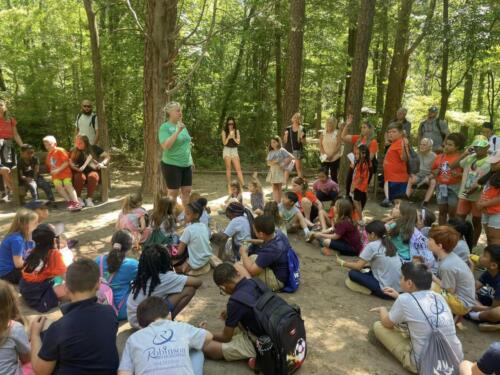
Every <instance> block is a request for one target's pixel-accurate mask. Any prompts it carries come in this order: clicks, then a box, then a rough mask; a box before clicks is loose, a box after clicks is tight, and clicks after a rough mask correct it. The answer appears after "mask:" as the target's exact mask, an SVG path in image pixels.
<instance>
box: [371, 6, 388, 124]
mask: <svg viewBox="0 0 500 375" xmlns="http://www.w3.org/2000/svg"><path fill="white" fill-rule="evenodd" d="M388 13H389V1H388V0H383V1H382V9H381V16H380V26H381V28H382V30H381V31H382V36H381V37H382V47H381V49H380V50H378V51H377V69H376V85H377V95H376V99H375V108H376V111H377V114H379V115H381V114H382V113H383V112H384V96H385V95H384V94H385V86H386V83H385V81H386V79H387V55H388V44H389V17H388ZM374 65H375V64H374Z"/></svg>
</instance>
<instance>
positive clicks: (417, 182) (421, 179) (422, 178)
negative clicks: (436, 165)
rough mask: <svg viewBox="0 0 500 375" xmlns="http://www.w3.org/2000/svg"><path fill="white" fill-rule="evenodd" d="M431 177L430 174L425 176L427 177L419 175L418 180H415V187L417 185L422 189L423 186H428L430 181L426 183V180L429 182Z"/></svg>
mask: <svg viewBox="0 0 500 375" xmlns="http://www.w3.org/2000/svg"><path fill="white" fill-rule="evenodd" d="M430 176H431V175H430V174H428V175H425V176H423V175H419V174H417V175H416V176H415V177H416V178H415V182H414V183H413V184H414V185H417V187H420V186H422V185H424V184H427V183H428V181H426V180H427V179H428V178H429V177H430Z"/></svg>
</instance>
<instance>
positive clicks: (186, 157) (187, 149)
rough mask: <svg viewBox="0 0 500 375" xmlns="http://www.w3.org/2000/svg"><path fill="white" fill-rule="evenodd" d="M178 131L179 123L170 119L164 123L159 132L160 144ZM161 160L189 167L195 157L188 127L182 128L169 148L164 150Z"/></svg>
mask: <svg viewBox="0 0 500 375" xmlns="http://www.w3.org/2000/svg"><path fill="white" fill-rule="evenodd" d="M176 131H177V125H175V124H172V123H170V122H168V121H167V122H165V123H164V124H162V125H161V126H160V131H159V134H158V138H159V140H160V144H162V143H163V142H165V141H166V140H167V139H168V138H169V137H170V136H171V135H172V134H174V133H175V132H176ZM161 161H162V162H164V163H165V164H169V165H175V166H177V167H189V166H191V165H192V164H193V158H192V157H191V136H190V135H189V133H188V131H187V129H186V128H184V129H182V131H181V132H180V133H179V135H178V136H177V139H176V140H175V142H174V144H173V145H172V147H170V149H169V150H166V149H165V150H163V155H162V158H161Z"/></svg>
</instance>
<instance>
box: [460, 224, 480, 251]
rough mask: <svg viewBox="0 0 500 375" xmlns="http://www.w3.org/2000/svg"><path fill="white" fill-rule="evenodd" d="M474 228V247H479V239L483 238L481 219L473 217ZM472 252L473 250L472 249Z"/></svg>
mask: <svg viewBox="0 0 500 375" xmlns="http://www.w3.org/2000/svg"><path fill="white" fill-rule="evenodd" d="M464 219H465V218H464ZM472 226H473V227H474V236H473V240H472V241H473V245H474V246H476V245H477V241H479V237H480V236H481V217H474V216H473V217H472ZM471 250H472V249H471Z"/></svg>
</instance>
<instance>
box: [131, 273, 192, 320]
mask: <svg viewBox="0 0 500 375" xmlns="http://www.w3.org/2000/svg"><path fill="white" fill-rule="evenodd" d="M159 277H160V284H158V285H157V286H156V288H155V290H153V293H151V295H152V296H156V297H161V298H165V299H166V298H167V297H168V296H169V295H171V294H175V293H180V292H182V289H184V285H186V281H187V276H186V275H178V274H176V273H175V272H174V271H168V272H167V273H160V275H159ZM150 283H151V280H148V282H147V285H146V294H147V293H148V292H149V285H150ZM146 294H144V293H143V291H142V290H141V291H139V294H138V295H137V297H136V298H135V299H134V293H133V292H131V293H130V295H129V296H128V299H127V318H128V321H129V323H130V325H131V326H132V327H134V328H141V327H139V322H138V321H137V307H138V306H139V304H140V303H141V302H142V301H144V300H145V299H146V298H147V297H148V296H147V295H146Z"/></svg>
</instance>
